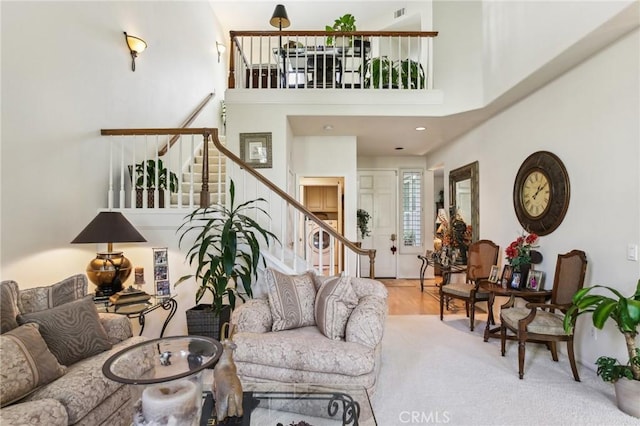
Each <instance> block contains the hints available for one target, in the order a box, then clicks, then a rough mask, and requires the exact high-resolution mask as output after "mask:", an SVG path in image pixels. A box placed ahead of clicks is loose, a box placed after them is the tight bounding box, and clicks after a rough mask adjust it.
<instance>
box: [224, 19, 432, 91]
mask: <svg viewBox="0 0 640 426" xmlns="http://www.w3.org/2000/svg"><path fill="white" fill-rule="evenodd" d="M437 35H438V33H437V32H433V31H431V32H424V31H416V32H412V31H402V32H398V31H355V32H326V31H231V32H230V36H231V46H232V48H231V54H230V58H229V88H230V89H242V88H244V89H286V90H307V89H350V90H354V89H355V90H374V89H375V90H383V89H386V90H430V89H433V38H434V37H436V36H437Z"/></svg>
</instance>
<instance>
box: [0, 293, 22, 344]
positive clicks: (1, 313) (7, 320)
mask: <svg viewBox="0 0 640 426" xmlns="http://www.w3.org/2000/svg"><path fill="white" fill-rule="evenodd" d="M18 313H19V312H18V284H17V283H16V282H15V281H2V283H0V333H6V332H7V331H10V330H13V329H14V328H16V327H18V320H17V319H16V317H17V316H18Z"/></svg>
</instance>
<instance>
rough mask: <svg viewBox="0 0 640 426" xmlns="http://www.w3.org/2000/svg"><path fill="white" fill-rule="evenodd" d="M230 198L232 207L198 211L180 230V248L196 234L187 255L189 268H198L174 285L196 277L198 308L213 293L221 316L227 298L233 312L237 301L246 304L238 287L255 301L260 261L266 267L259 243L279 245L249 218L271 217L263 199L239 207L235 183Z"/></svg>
mask: <svg viewBox="0 0 640 426" xmlns="http://www.w3.org/2000/svg"><path fill="white" fill-rule="evenodd" d="M229 195H230V202H229V207H225V206H224V205H219V204H212V205H210V206H208V207H203V208H199V209H197V210H195V211H194V212H193V213H191V214H189V215H187V216H185V222H184V223H183V224H182V225H181V226H180V228H178V232H181V236H180V239H179V241H178V245H179V246H181V245H182V242H183V239H184V238H185V236H186V235H188V234H191V233H193V232H195V233H196V237H195V240H194V242H193V245H192V246H191V248H190V249H189V251H188V252H187V255H186V259H187V261H188V262H189V265H190V266H194V265H195V266H196V272H195V274H190V275H185V276H183V277H181V278H180V279H179V280H178V281H177V282H176V284H175V285H176V286H177V285H178V284H180V283H182V282H184V281H185V280H187V279H190V278H193V277H195V279H196V281H197V282H198V283H199V285H200V286H199V287H198V290H197V292H196V297H195V299H196V304H197V303H198V302H200V300H201V299H202V297H204V295H205V294H207V293H211V295H212V296H213V303H212V309H213V312H214V313H216V314H220V312H221V311H222V309H223V307H224V306H225V304H224V297H225V296H226V297H227V298H228V300H229V305H230V306H231V309H234V308H235V303H236V298H237V297H239V298H240V299H242V300H243V301H244V300H245V296H244V295H243V294H242V293H241V292H239V291H238V288H239V287H238V286H239V285H241V286H242V287H241V288H242V289H243V290H244V294H245V295H246V296H247V297H249V298H251V297H253V292H252V290H251V282H252V280H253V279H254V278H256V279H257V277H258V266H259V263H260V260H261V259H262V264H263V265H264V266H266V262H265V260H264V258H262V256H261V254H260V243H261V241H263V242H264V244H266V246H267V247H269V246H270V244H271V241H272V240H274V241H278V238H277V237H276V236H275V235H274V234H273V233H271V232H269V231H267V230H265V229H264V228H263V227H262V226H260V224H259V223H258V222H256V221H255V220H254V219H252V218H251V217H249V216H248V213H249V212H254V213H256V214H257V213H262V214H264V215H265V216H266V217H269V214H268V213H267V212H266V211H265V210H264V208H262V207H261V206H260V205H261V204H262V203H266V200H265V199H264V198H257V199H254V200H249V201H246V202H244V203H241V204H238V205H236V204H235V186H234V183H233V180H232V181H231V183H230V187H229Z"/></svg>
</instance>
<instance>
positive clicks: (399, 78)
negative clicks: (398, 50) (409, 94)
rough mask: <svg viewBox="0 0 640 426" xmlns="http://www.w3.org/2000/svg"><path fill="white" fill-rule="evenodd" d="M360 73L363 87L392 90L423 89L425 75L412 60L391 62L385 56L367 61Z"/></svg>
mask: <svg viewBox="0 0 640 426" xmlns="http://www.w3.org/2000/svg"><path fill="white" fill-rule="evenodd" d="M360 73H361V74H362V75H363V82H364V87H366V88H369V87H374V88H376V89H378V88H389V87H391V88H393V89H418V88H420V89H422V88H424V87H425V81H426V77H425V73H424V68H423V67H422V64H420V63H419V62H416V61H414V60H412V59H402V60H397V61H392V60H391V59H389V58H388V57H387V56H379V57H374V58H371V59H368V60H366V61H365V63H364V64H363V66H362V67H360Z"/></svg>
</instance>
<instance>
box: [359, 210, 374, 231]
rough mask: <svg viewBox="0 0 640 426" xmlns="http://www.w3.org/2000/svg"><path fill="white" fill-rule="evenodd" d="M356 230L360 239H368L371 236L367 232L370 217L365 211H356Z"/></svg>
mask: <svg viewBox="0 0 640 426" xmlns="http://www.w3.org/2000/svg"><path fill="white" fill-rule="evenodd" d="M357 215H358V229H359V230H360V235H361V236H362V238H364V237H368V236H369V235H371V232H370V231H369V221H370V220H371V216H370V215H369V213H367V211H366V210H362V209H358V211H357Z"/></svg>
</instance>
